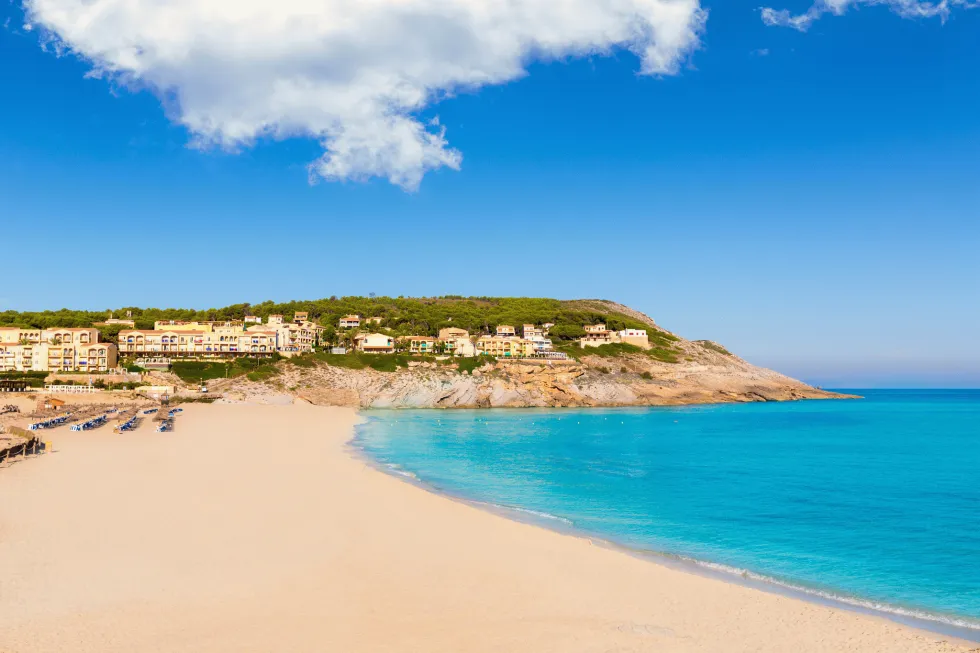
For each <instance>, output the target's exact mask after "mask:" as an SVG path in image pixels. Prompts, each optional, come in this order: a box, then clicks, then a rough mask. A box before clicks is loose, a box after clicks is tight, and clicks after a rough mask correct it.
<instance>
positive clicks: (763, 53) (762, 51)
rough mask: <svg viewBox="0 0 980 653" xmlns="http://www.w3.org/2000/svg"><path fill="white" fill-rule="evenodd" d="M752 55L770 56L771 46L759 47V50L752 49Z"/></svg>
mask: <svg viewBox="0 0 980 653" xmlns="http://www.w3.org/2000/svg"><path fill="white" fill-rule="evenodd" d="M752 56H753V57H768V56H769V48H759V49H758V50H753V51H752Z"/></svg>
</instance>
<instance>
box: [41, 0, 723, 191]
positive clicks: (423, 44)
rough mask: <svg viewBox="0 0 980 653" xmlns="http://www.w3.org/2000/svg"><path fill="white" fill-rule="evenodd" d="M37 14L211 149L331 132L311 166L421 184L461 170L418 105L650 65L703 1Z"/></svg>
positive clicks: (171, 0)
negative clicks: (623, 56) (526, 80)
mask: <svg viewBox="0 0 980 653" xmlns="http://www.w3.org/2000/svg"><path fill="white" fill-rule="evenodd" d="M25 7H26V9H27V13H28V21H29V24H31V25H33V27H34V28H37V29H41V30H43V31H44V33H45V35H46V38H49V39H51V40H53V43H54V45H55V46H56V51H59V52H72V53H74V54H76V55H79V56H81V57H83V58H85V59H87V60H88V61H90V62H91V64H92V66H93V70H94V71H95V72H96V73H97V74H99V75H104V76H106V77H109V78H112V79H113V80H114V81H116V82H117V83H120V84H121V85H122V86H123V87H149V88H151V89H153V90H154V91H155V92H157V93H158V94H159V95H160V96H161V97H162V98H164V99H165V101H166V102H167V103H168V107H169V108H170V109H171V113H172V115H173V116H174V119H175V120H177V121H178V122H180V123H181V124H183V125H184V126H185V127H186V128H187V129H188V130H189V131H190V132H191V133H192V134H193V135H194V138H195V140H196V142H197V143H198V144H200V145H202V146H218V147H224V148H229V149H236V148H240V147H243V146H248V145H251V144H252V143H254V142H255V141H256V139H259V138H262V137H272V138H286V137H291V136H297V135H298V136H306V137H312V138H315V139H317V140H318V141H319V142H320V143H321V144H322V147H323V150H324V152H323V156H322V157H321V158H319V159H318V160H317V161H315V162H313V163H311V164H310V166H309V171H310V177H311V179H313V180H316V179H328V180H346V179H363V178H367V177H385V178H387V179H389V180H390V181H391V182H392V183H395V184H398V185H399V186H402V187H404V188H406V189H414V188H416V187H417V186H418V184H419V183H420V181H421V179H422V177H423V175H424V174H425V173H426V171H429V170H433V169H436V168H441V167H448V168H454V169H456V168H459V166H460V163H461V160H462V155H461V153H460V152H459V151H458V150H456V149H454V148H452V147H451V146H450V145H449V143H448V141H447V135H446V130H445V129H444V128H443V127H442V126H440V124H439V123H438V121H428V122H426V121H423V120H421V119H420V118H419V113H420V112H421V111H423V110H424V109H426V108H428V107H430V106H431V105H432V104H434V103H435V102H437V101H438V100H439V99H441V98H444V97H446V96H448V95H451V94H453V93H455V92H457V91H459V90H474V89H478V88H480V87H482V86H485V85H491V84H503V83H506V82H508V81H511V80H514V79H517V78H519V77H521V76H523V75H524V74H525V66H526V64H527V63H528V62H529V61H530V60H532V59H558V58H562V57H569V56H586V55H592V54H606V53H609V52H610V51H612V50H613V49H616V48H627V49H629V50H630V51H632V52H634V53H635V54H636V55H637V56H638V57H639V59H640V71H641V73H643V74H647V75H669V74H673V73H675V72H676V71H677V70H678V69H679V67H680V66H681V65H682V64H683V63H684V61H685V59H686V58H687V57H689V56H690V54H691V53H692V52H693V51H694V50H695V49H697V47H698V45H699V41H700V34H701V31H702V30H703V27H704V21H705V19H706V12H705V11H704V10H702V9H701V7H700V3H699V0H564V1H563V2H560V3H558V2H555V1H554V0H507V1H500V0H354V1H351V0H277V1H274V2H273V1H270V0H207V1H206V0H168V1H167V2H161V1H160V0H25Z"/></svg>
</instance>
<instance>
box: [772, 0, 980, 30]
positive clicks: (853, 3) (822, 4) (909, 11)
mask: <svg viewBox="0 0 980 653" xmlns="http://www.w3.org/2000/svg"><path fill="white" fill-rule="evenodd" d="M861 5H883V6H886V7H888V8H889V9H891V10H892V11H893V12H895V13H896V14H898V15H899V16H901V17H903V18H937V17H938V18H939V19H941V20H943V21H945V20H946V19H947V18H948V17H949V14H950V12H951V11H952V10H953V9H956V8H960V9H972V8H975V7H978V6H980V1H978V0H941V1H940V2H922V1H921V0H817V1H816V2H815V3H814V4H813V5H812V6H811V7H810V8H809V9H808V10H807V11H806V12H804V13H802V14H793V13H791V12H790V11H788V10H786V9H778V10H777V9H772V8H769V7H763V8H762V21H763V22H764V23H765V24H766V25H770V26H778V27H792V28H793V29H798V30H800V31H801V32H805V31H807V30H808V29H809V28H810V26H811V25H812V24H813V23H814V22H816V21H817V20H819V19H820V18H821V17H822V16H823V15H824V14H833V15H835V16H842V15H844V13H846V12H847V10H848V9H849V8H851V7H859V6H861Z"/></svg>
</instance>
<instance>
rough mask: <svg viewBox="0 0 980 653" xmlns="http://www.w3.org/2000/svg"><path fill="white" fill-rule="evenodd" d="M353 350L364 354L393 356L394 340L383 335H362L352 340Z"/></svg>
mask: <svg viewBox="0 0 980 653" xmlns="http://www.w3.org/2000/svg"><path fill="white" fill-rule="evenodd" d="M354 348H355V349H356V350H357V351H360V352H364V353H366V354H394V353H395V340H394V338H392V337H391V336H386V335H384V334H383V333H362V334H360V335H359V336H357V337H356V338H355V339H354Z"/></svg>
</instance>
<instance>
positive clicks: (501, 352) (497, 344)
mask: <svg viewBox="0 0 980 653" xmlns="http://www.w3.org/2000/svg"><path fill="white" fill-rule="evenodd" d="M476 351H477V353H479V354H486V355H487V356H493V357H495V358H526V357H528V356H531V355H533V354H534V343H533V342H531V341H530V340H524V339H522V338H508V337H501V336H481V337H480V338H479V339H478V340H477V341H476Z"/></svg>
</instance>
